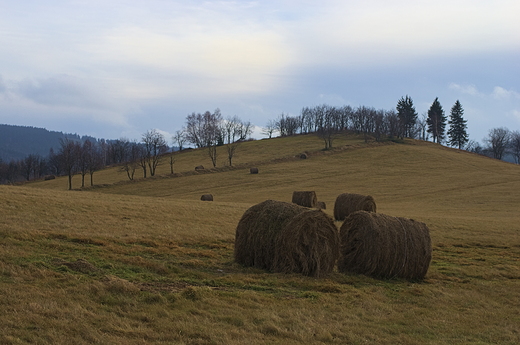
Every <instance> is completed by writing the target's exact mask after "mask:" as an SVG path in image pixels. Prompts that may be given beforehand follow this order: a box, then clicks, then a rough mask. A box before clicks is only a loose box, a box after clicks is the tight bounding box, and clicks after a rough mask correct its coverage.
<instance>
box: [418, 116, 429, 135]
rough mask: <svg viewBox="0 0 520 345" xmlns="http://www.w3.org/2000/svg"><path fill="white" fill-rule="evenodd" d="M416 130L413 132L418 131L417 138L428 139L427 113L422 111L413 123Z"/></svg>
mask: <svg viewBox="0 0 520 345" xmlns="http://www.w3.org/2000/svg"><path fill="white" fill-rule="evenodd" d="M415 126H416V130H415V132H417V133H418V139H420V140H424V141H426V140H428V138H429V134H428V115H427V113H422V114H421V117H420V118H419V119H418V120H417V122H416V123H415Z"/></svg>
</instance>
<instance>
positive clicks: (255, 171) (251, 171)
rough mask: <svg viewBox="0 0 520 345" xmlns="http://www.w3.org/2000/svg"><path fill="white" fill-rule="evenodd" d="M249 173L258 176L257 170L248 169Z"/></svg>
mask: <svg viewBox="0 0 520 345" xmlns="http://www.w3.org/2000/svg"><path fill="white" fill-rule="evenodd" d="M249 172H250V173H251V174H258V168H251V169H249Z"/></svg>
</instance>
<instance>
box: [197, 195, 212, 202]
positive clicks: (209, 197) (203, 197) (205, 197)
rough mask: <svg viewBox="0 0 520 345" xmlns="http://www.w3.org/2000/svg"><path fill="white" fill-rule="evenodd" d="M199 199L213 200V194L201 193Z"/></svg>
mask: <svg viewBox="0 0 520 345" xmlns="http://www.w3.org/2000/svg"><path fill="white" fill-rule="evenodd" d="M200 200H202V201H213V195H212V194H203V195H202V196H201V197H200Z"/></svg>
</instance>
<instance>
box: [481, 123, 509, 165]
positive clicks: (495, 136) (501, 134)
mask: <svg viewBox="0 0 520 345" xmlns="http://www.w3.org/2000/svg"><path fill="white" fill-rule="evenodd" d="M509 138H510V132H509V129H507V128H505V127H499V128H493V129H490V130H489V134H488V137H487V138H485V139H484V141H485V142H487V143H488V144H489V148H490V151H491V154H492V156H493V158H496V159H502V157H503V155H504V153H505V151H506V149H507V148H508V146H509Z"/></svg>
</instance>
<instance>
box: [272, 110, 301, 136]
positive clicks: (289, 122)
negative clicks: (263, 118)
mask: <svg viewBox="0 0 520 345" xmlns="http://www.w3.org/2000/svg"><path fill="white" fill-rule="evenodd" d="M298 128H299V120H298V117H295V116H288V115H285V114H284V113H282V114H281V115H280V116H279V117H278V120H276V129H277V131H278V133H280V136H282V137H286V136H291V135H295V134H296V133H297V131H298Z"/></svg>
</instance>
